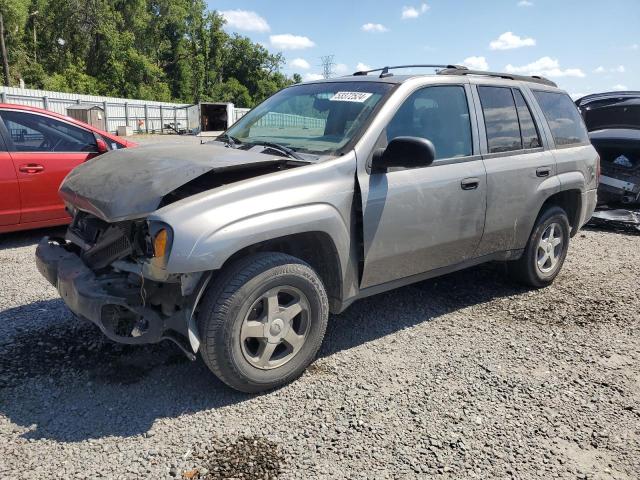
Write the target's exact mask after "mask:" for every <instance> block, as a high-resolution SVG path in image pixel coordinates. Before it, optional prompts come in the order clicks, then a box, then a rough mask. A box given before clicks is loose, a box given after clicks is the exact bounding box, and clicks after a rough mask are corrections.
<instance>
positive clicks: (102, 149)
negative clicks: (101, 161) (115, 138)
mask: <svg viewBox="0 0 640 480" xmlns="http://www.w3.org/2000/svg"><path fill="white" fill-rule="evenodd" d="M96 147H98V153H106V152H108V151H109V147H108V146H107V142H105V141H104V140H103V139H101V138H96Z"/></svg>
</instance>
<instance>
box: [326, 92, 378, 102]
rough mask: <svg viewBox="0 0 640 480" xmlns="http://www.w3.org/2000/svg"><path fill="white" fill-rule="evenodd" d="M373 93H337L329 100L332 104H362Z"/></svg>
mask: <svg viewBox="0 0 640 480" xmlns="http://www.w3.org/2000/svg"><path fill="white" fill-rule="evenodd" d="M371 95H373V94H372V93H367V92H336V93H335V94H334V95H333V97H331V98H330V99H329V100H331V101H332V102H357V103H362V102H364V101H365V100H366V99H367V98H369V97H370V96H371Z"/></svg>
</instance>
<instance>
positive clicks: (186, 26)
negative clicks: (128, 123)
mask: <svg viewBox="0 0 640 480" xmlns="http://www.w3.org/2000/svg"><path fill="white" fill-rule="evenodd" d="M0 13H2V15H3V19H4V24H5V42H6V44H7V51H8V57H9V65H10V77H11V78H10V79H9V80H10V83H11V85H16V84H18V82H19V80H20V79H22V80H24V82H25V84H26V85H27V87H31V88H45V89H49V90H58V91H65V92H75V93H85V94H96V95H109V96H118V97H130V98H141V99H147V100H163V101H169V100H175V101H180V102H186V103H192V102H193V103H195V102H198V101H200V100H211V101H230V102H234V103H235V104H236V105H237V106H239V107H252V106H254V105H256V104H257V103H259V102H261V101H262V100H264V99H265V98H267V97H268V96H269V95H271V94H273V93H275V92H276V91H278V90H279V89H281V88H283V87H285V86H287V85H289V84H291V83H294V82H299V81H300V80H301V78H300V76H299V75H294V78H293V79H289V78H287V77H286V76H285V75H283V74H282V73H281V72H280V69H281V67H282V65H283V64H284V58H283V56H282V54H280V53H277V54H273V53H271V52H269V51H268V50H267V49H266V48H265V47H263V46H262V45H260V44H257V43H253V42H252V41H251V40H250V39H249V38H247V37H243V36H240V35H237V34H233V35H230V34H228V33H227V32H225V31H224V29H223V27H224V19H223V18H222V17H221V16H220V15H219V14H218V13H217V12H215V11H208V10H207V8H206V2H205V1H204V0H0ZM34 32H35V37H34Z"/></svg>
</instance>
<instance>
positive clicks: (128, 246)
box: [69, 212, 137, 270]
mask: <svg viewBox="0 0 640 480" xmlns="http://www.w3.org/2000/svg"><path fill="white" fill-rule="evenodd" d="M136 227H137V225H136V223H135V222H134V221H124V222H116V223H108V222H105V221H103V220H100V219H99V218H97V217H95V216H93V215H90V214H88V213H84V212H79V213H78V214H77V215H76V217H75V218H74V220H73V223H72V224H71V226H70V227H69V231H70V233H72V234H73V235H74V237H75V239H77V240H79V242H78V243H82V244H81V245H79V246H80V247H81V257H82V259H83V260H84V262H85V263H86V264H87V266H89V267H90V268H91V269H92V270H100V269H103V268H105V267H107V266H109V265H110V264H111V263H113V262H115V261H116V260H120V259H123V258H126V257H128V256H129V255H132V254H133V253H134V252H135V251H136V248H135V244H136V233H137V229H136ZM72 241H73V240H72Z"/></svg>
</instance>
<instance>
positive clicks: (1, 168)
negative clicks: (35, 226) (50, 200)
mask: <svg viewBox="0 0 640 480" xmlns="http://www.w3.org/2000/svg"><path fill="white" fill-rule="evenodd" d="M19 221H20V189H19V188H18V176H17V175H16V170H15V168H13V162H12V161H11V155H10V154H9V152H8V151H7V148H6V145H5V143H4V141H3V140H2V138H1V137H0V227H1V226H6V225H15V224H16V223H18V222H19Z"/></svg>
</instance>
